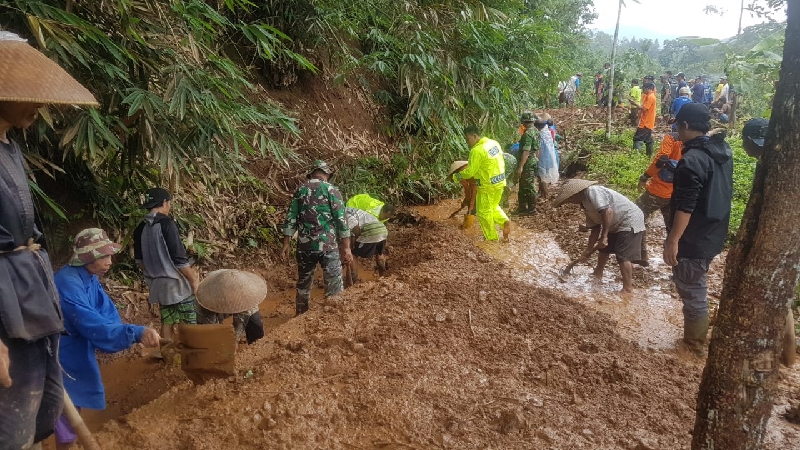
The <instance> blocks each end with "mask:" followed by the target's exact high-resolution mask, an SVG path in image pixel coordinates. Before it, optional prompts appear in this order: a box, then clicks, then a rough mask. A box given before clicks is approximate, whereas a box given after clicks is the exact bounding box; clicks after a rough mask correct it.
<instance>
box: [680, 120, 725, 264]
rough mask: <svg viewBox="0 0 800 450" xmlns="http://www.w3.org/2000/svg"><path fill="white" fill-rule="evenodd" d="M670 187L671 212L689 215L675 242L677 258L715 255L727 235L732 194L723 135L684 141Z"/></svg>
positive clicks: (709, 257)
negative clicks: (681, 234)
mask: <svg viewBox="0 0 800 450" xmlns="http://www.w3.org/2000/svg"><path fill="white" fill-rule="evenodd" d="M673 187H674V189H673V191H672V200H671V205H670V206H671V208H670V209H671V211H672V212H673V213H672V214H673V215H674V212H675V211H683V212H686V213H689V214H691V215H692V217H691V219H689V225H688V226H687V227H686V231H684V233H683V236H682V237H681V239H680V241H679V242H678V257H679V258H690V259H711V258H713V257H715V256H717V255H718V254H719V253H720V252H721V251H722V247H723V245H724V244H725V238H726V237H727V235H728V222H729V221H730V217H731V197H732V196H733V152H731V148H730V147H729V146H728V144H727V143H726V142H725V136H724V134H716V135H713V136H710V137H709V136H702V137H699V138H696V139H693V140H691V141H688V142H686V143H684V145H683V157H682V158H681V160H680V161H679V162H678V167H677V169H675V181H674V184H673ZM670 220H672V219H670Z"/></svg>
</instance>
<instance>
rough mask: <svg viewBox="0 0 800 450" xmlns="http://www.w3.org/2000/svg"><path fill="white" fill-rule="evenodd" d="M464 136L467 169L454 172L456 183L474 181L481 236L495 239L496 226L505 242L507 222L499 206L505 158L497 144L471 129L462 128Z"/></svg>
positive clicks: (506, 238) (508, 225)
mask: <svg viewBox="0 0 800 450" xmlns="http://www.w3.org/2000/svg"><path fill="white" fill-rule="evenodd" d="M464 137H465V138H466V140H467V145H468V146H469V147H470V151H469V163H468V164H467V167H466V168H464V169H463V170H461V171H460V172H457V173H456V178H457V179H459V180H468V179H471V178H474V179H475V183H476V184H477V185H478V189H477V194H476V201H475V208H476V212H477V216H478V223H480V225H481V231H483V237H484V238H485V239H486V240H487V241H496V240H498V235H497V229H496V228H495V224H496V225H500V226H501V227H502V228H503V241H508V236H509V233H510V231H511V222H510V221H509V220H508V216H506V213H505V212H504V211H503V208H501V207H500V201H501V200H502V197H503V189H504V188H505V186H506V174H505V159H503V150H501V149H500V144H498V143H497V141H494V140H492V139H489V138H487V137H481V135H480V131H479V130H478V128H477V127H475V126H468V127H466V128H465V129H464Z"/></svg>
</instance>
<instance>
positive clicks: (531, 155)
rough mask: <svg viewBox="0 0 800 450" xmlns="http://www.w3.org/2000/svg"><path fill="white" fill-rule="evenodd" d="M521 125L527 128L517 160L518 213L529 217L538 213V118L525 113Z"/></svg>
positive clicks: (522, 137)
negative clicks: (536, 124) (536, 123)
mask: <svg viewBox="0 0 800 450" xmlns="http://www.w3.org/2000/svg"><path fill="white" fill-rule="evenodd" d="M519 121H520V123H521V124H522V126H523V127H524V128H525V131H524V132H523V133H522V136H521V137H520V138H519V158H517V171H516V177H515V178H516V179H517V182H518V183H519V192H518V193H517V204H518V205H517V211H516V213H517V214H519V215H529V214H533V213H535V212H536V172H537V169H538V168H539V159H538V158H537V154H538V152H539V141H540V134H539V130H538V129H537V128H536V127H535V126H534V122H535V121H536V116H535V115H534V114H533V113H530V112H524V113H522V115H521V116H520V118H519Z"/></svg>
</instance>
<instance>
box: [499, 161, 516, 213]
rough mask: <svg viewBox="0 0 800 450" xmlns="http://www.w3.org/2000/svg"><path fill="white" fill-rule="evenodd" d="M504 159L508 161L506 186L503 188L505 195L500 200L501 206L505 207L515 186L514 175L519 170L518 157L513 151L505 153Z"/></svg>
mask: <svg viewBox="0 0 800 450" xmlns="http://www.w3.org/2000/svg"><path fill="white" fill-rule="evenodd" d="M503 160H504V161H505V163H506V187H505V188H504V189H503V197H502V199H501V200H500V206H502V207H503V209H506V208H508V197H509V196H511V188H512V187H514V182H513V181H512V179H513V178H514V177H513V176H512V175H513V174H514V173H515V171H516V170H517V158H515V157H514V155H512V154H511V153H503Z"/></svg>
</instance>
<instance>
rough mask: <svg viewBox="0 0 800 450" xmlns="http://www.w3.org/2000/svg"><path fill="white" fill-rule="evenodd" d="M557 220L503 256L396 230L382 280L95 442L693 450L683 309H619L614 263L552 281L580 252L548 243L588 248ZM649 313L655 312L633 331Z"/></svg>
mask: <svg viewBox="0 0 800 450" xmlns="http://www.w3.org/2000/svg"><path fill="white" fill-rule="evenodd" d="M436 211H439V212H443V211H446V212H447V213H449V208H447V205H445V206H442V207H440V208H439V209H436V208H433V211H431V212H430V215H431V216H433V217H437V216H436V214H439V213H438V212H436ZM428 213H429V212H426V214H428ZM567 215H568V213H567ZM542 216H544V215H542ZM553 217H554V216H553ZM553 217H551V218H550V219H546V218H545V217H534V218H532V219H526V220H527V221H528V222H529V223H526V222H525V221H523V223H522V224H521V227H522V229H524V231H523V230H521V229H518V230H517V237H516V238H515V239H514V242H512V244H511V245H510V246H508V247H506V249H505V250H503V251H499V249H500V247H499V246H498V245H488V244H485V243H479V244H478V245H479V247H477V248H476V247H475V245H474V244H475V239H476V237H475V235H476V234H477V233H475V232H474V231H473V232H471V233H467V234H466V235H465V234H463V233H461V232H460V231H459V230H457V229H456V227H455V226H454V224H453V223H450V222H447V221H445V222H442V223H431V222H427V221H423V223H422V224H421V225H420V226H410V227H394V228H393V230H392V237H391V241H392V244H393V247H394V250H393V253H392V263H393V264H392V270H391V275H390V276H389V277H386V278H383V279H381V280H378V281H368V282H364V283H361V284H359V285H357V286H355V287H354V288H351V289H349V290H348V291H346V292H345V293H344V294H342V295H341V296H339V298H337V299H330V300H329V301H327V302H325V303H324V304H323V302H320V301H313V302H312V310H311V311H310V312H309V313H308V314H306V315H304V316H302V317H299V318H296V319H291V320H289V321H288V322H286V323H284V324H282V325H279V326H277V327H276V328H275V329H274V330H273V331H272V332H271V333H269V335H268V336H267V338H265V339H264V340H262V341H261V342H259V343H257V344H255V345H253V346H250V347H249V348H247V349H245V350H244V351H243V352H241V353H240V355H239V358H238V361H237V367H238V371H239V376H237V377H235V378H231V379H228V380H219V381H216V382H212V383H208V384H206V385H203V386H196V387H195V386H192V385H191V384H190V383H188V382H185V381H183V382H178V383H176V384H174V385H172V386H171V387H170V389H169V391H167V392H166V393H165V394H163V395H161V396H160V397H159V398H157V399H155V400H154V401H151V402H149V403H147V404H145V405H144V406H142V407H141V408H139V409H136V410H134V411H133V412H131V413H130V414H128V415H126V416H124V417H123V418H121V419H120V420H115V421H111V422H109V423H107V424H106V426H105V427H104V428H103V430H102V431H101V432H100V433H98V438H99V440H100V442H101V444H102V445H103V448H104V449H106V450H108V449H112V450H113V449H123V448H130V447H131V443H132V442H135V443H137V447H139V448H148V449H176V448H180V449H222V448H241V449H250V448H252V449H257V448H258V449H262V448H278V449H281V448H285V449H298V448H331V449H407V448H454V449H462V448H537V449H579V448H586V449H595V448H603V449H617V448H619V449H684V448H688V444H687V443H688V442H689V437H688V433H689V431H690V430H691V427H692V423H693V420H694V411H693V405H694V396H695V394H696V389H697V384H698V382H699V376H700V372H701V370H702V366H701V364H700V362H699V361H696V360H692V359H690V358H687V357H684V356H681V355H678V354H677V353H676V352H674V351H673V350H670V349H669V342H670V340H672V341H674V339H673V338H675V337H676V336H677V335H678V331H677V330H678V325H676V324H673V323H671V321H670V319H669V318H670V317H672V315H673V312H671V311H673V310H674V308H675V307H674V305H672V304H671V303H667V302H668V300H667V299H666V298H663V299H661V300H658V303H654V304H651V303H643V302H639V301H636V300H631V301H629V302H628V303H627V304H626V303H625V302H624V301H622V300H619V299H618V298H617V297H616V295H615V294H613V291H614V290H615V289H616V287H617V286H616V283H617V282H616V281H615V280H614V279H613V274H614V270H615V269H616V268H615V267H609V272H608V276H607V279H606V281H605V283H604V284H603V285H601V286H599V287H598V286H591V285H587V284H586V283H585V282H584V281H583V277H582V275H579V276H578V277H576V279H575V282H574V283H569V285H568V286H562V285H561V284H557V283H558V282H557V281H554V279H553V276H552V274H553V273H554V268H556V267H558V265H559V264H561V263H562V262H563V261H566V259H567V258H568V256H567V254H568V253H570V252H571V251H573V250H571V249H570V247H569V245H565V246H559V245H557V244H554V243H553V241H555V242H559V241H560V240H564V239H567V240H569V241H570V242H572V241H575V242H578V240H579V238H577V237H574V236H573V237H571V238H570V237H567V236H564V235H563V233H558V232H557V229H556V228H553V229H548V228H547V226H546V225H545V226H542V224H551V223H553V222H554V220H555V219H554V218H553ZM532 242H533V243H536V245H533V244H532ZM561 248H564V249H565V250H566V252H564V251H562V250H560V249H561ZM509 250H511V251H509ZM503 254H514V255H516V257H514V258H511V257H508V258H506V259H505V260H503V261H500V260H496V259H495V258H493V257H492V255H495V256H499V255H503ZM645 278H647V277H646V276H642V279H645ZM637 282H638V281H637ZM540 283H541V284H540ZM664 295H666V294H664ZM659 298H661V297H659ZM290 299H291V297H287V298H286V299H285V300H283V301H284V302H285V303H286V305H283V304H282V308H287V307H290V305H291V304H290V303H289V302H290V301H291V300H290ZM645 307H649V308H650V310H655V311H658V310H659V309H660V310H663V311H662V312H661V313H656V314H654V315H655V316H656V318H653V317H650V318H647V319H646V320H644V321H641V320H638V315H637V314H640V313H643V312H644V311H642V309H643V308H645ZM616 313H620V314H621V315H620V316H619V317H616V316H614V314H616ZM658 314H662V315H660V316H659V315H658ZM658 317H662V318H666V321H664V322H662V321H661V319H658ZM634 319H636V320H634ZM652 323H658V328H657V329H658V330H659V331H658V332H657V333H651V332H649V331H647V330H649V326H650V324H652ZM643 330H645V331H644V332H643ZM248 374H249V375H248ZM788 375H790V376H795V375H796V373H795V372H791V373H789V374H788ZM784 388H785V389H788V387H786V386H785V387H784ZM789 395H794V397H795V398H797V392H794V393H791V392H789ZM779 421H780V422H782V423H781V424H779V425H780V426H773V424H774V423H778V422H779ZM770 436H771V439H772V444H771V446H770V447H769V448H771V449H776V450H777V449H784V448H798V446H800V433H798V431H797V429H796V428H793V426H792V425H789V424H788V423H786V422H785V421H782V419H781V418H774V419H773V422H772V423H771V427H770Z"/></svg>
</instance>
